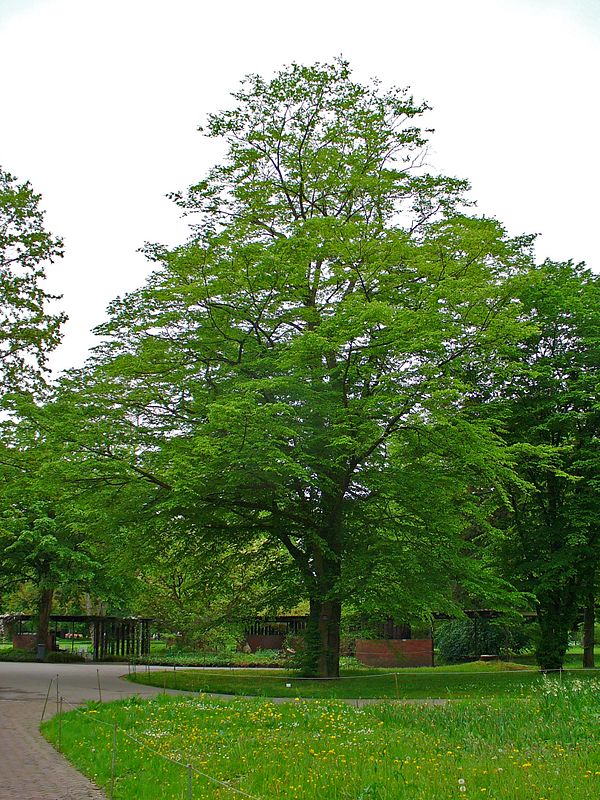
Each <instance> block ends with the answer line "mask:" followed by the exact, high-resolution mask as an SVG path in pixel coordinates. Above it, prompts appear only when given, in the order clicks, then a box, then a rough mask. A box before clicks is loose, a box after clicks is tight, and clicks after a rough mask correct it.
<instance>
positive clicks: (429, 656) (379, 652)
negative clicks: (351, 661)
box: [356, 639, 433, 667]
mask: <svg viewBox="0 0 600 800" xmlns="http://www.w3.org/2000/svg"><path fill="white" fill-rule="evenodd" d="M356 658H357V659H358V660H359V661H360V662H361V663H363V664H367V665H368V666H370V667H432V666H433V641H432V640H431V639H357V640H356Z"/></svg>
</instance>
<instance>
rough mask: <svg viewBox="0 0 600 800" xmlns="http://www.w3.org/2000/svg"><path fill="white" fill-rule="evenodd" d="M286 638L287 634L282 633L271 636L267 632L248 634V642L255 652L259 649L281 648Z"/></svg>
mask: <svg viewBox="0 0 600 800" xmlns="http://www.w3.org/2000/svg"><path fill="white" fill-rule="evenodd" d="M284 639H285V636H284V635H283V634H282V633H281V634H274V635H271V636H269V635H265V634H263V635H256V634H249V635H247V636H246V642H247V643H248V646H249V647H250V649H251V650H252V652H253V653H256V651H257V650H281V648H282V647H283V640H284Z"/></svg>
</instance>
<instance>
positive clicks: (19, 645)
mask: <svg viewBox="0 0 600 800" xmlns="http://www.w3.org/2000/svg"><path fill="white" fill-rule="evenodd" d="M54 642H55V639H54V634H53V633H50V634H48V642H47V644H46V648H47V649H48V650H53V649H54V647H55V644H54ZM12 645H13V647H14V648H15V650H35V633H13V637H12Z"/></svg>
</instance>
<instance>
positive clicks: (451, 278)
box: [63, 61, 533, 675]
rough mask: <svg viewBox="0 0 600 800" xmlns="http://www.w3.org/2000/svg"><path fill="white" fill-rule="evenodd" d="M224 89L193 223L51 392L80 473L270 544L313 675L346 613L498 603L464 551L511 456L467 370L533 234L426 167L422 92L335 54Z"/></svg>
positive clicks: (210, 527)
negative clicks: (59, 394)
mask: <svg viewBox="0 0 600 800" xmlns="http://www.w3.org/2000/svg"><path fill="white" fill-rule="evenodd" d="M234 98H235V101H236V106H235V108H233V109H232V110H230V111H225V112H222V113H220V114H216V115H214V116H211V117H210V118H209V120H208V125H207V130H206V132H207V134H208V135H209V136H214V137H220V138H222V139H224V140H225V143H226V145H227V148H228V149H227V155H226V157H225V159H224V161H223V163H222V164H221V165H219V166H217V167H215V168H214V169H213V170H211V172H210V173H209V174H208V176H207V177H206V178H205V179H204V180H201V181H199V182H197V183H195V184H194V185H193V186H191V187H190V189H189V190H188V192H186V193H180V194H177V195H175V196H174V197H175V200H176V202H178V203H179V204H180V205H181V206H182V207H183V208H184V209H185V211H186V213H188V214H190V215H192V217H191V219H192V223H193V233H192V237H191V238H190V240H189V241H188V242H187V243H185V244H184V245H182V246H180V247H176V248H174V249H171V250H169V249H167V248H164V247H162V246H159V245H154V246H148V247H147V248H146V250H147V253H148V255H149V256H150V257H151V258H152V259H154V260H155V262H156V264H157V269H156V271H155V272H154V273H153V275H152V276H151V278H150V279H149V280H148V282H147V284H146V285H145V286H144V287H143V288H141V289H140V290H138V291H136V292H133V293H131V294H130V295H127V296H126V297H124V298H122V299H118V300H116V301H115V302H114V303H113V304H112V305H111V307H110V309H109V313H110V319H109V321H108V322H107V323H106V324H105V325H103V326H101V328H100V329H99V331H98V332H99V333H100V334H101V335H102V336H103V338H104V343H103V344H102V346H100V347H99V348H98V349H97V352H96V354H95V356H94V358H93V360H92V363H91V364H90V367H89V369H88V371H87V372H86V373H85V374H84V375H79V376H77V375H72V376H71V377H70V378H69V380H68V381H66V382H65V385H64V388H63V392H64V397H66V398H68V395H69V392H71V393H77V395H78V398H79V399H78V404H79V409H80V411H79V412H73V413H75V415H76V414H77V413H81V414H82V416H85V419H86V432H85V437H87V439H86V441H85V442H83V440H82V439H81V437H80V442H81V446H82V448H83V450H82V452H84V451H85V452H86V453H88V454H90V453H92V454H93V455H94V460H93V461H91V462H89V461H88V462H86V464H87V466H86V465H85V464H84V466H83V467H82V469H83V470H84V472H83V473H82V475H84V474H86V473H85V470H88V472H87V474H88V476H89V479H90V480H98V479H100V478H102V477H103V478H104V479H105V480H106V481H109V480H110V481H113V482H115V481H116V482H118V481H123V482H126V481H127V480H129V479H135V480H136V481H138V482H141V483H143V484H144V486H145V487H146V488H145V489H144V492H143V496H144V500H143V503H142V504H143V506H144V508H145V509H146V511H147V514H148V517H147V518H148V525H149V527H152V526H153V525H155V524H156V521H157V519H162V520H170V522H171V524H173V525H174V526H175V527H178V526H180V525H181V520H185V525H183V526H181V527H184V528H185V530H186V531H187V534H186V535H187V536H193V537H194V538H195V541H196V542H201V543H203V544H204V546H205V547H206V548H208V549H209V551H210V548H221V547H225V546H226V547H231V546H232V544H233V545H235V546H236V547H239V548H246V549H247V550H248V551H249V552H252V553H253V554H254V557H258V558H261V559H262V560H263V562H264V563H265V565H266V566H268V567H269V568H270V569H271V580H272V581H273V582H274V583H277V582H279V583H280V584H285V585H288V586H293V587H295V589H294V591H296V592H299V593H301V595H303V596H305V597H307V598H308V599H309V601H310V625H309V637H308V639H309V646H308V648H307V669H308V670H309V671H311V672H313V673H319V674H321V675H335V674H337V670H338V656H339V622H340V613H341V606H342V603H346V604H348V603H357V604H358V603H360V604H362V605H363V606H364V607H365V608H369V607H371V608H372V609H373V610H374V611H375V612H377V613H381V612H382V611H384V610H386V611H387V612H388V613H402V612H403V613H407V611H408V612H412V613H421V614H427V613H428V612H430V611H431V610H433V608H434V607H435V608H436V610H439V609H440V607H446V608H450V607H456V606H453V600H452V587H453V586H454V585H455V584H456V583H458V582H460V581H462V583H463V586H467V587H469V590H470V591H472V592H473V593H477V592H478V593H480V596H485V594H486V592H487V593H488V595H489V596H492V595H494V596H495V598H496V600H497V601H498V602H500V598H501V597H504V599H505V600H506V598H507V596H508V594H507V592H509V588H510V587H508V586H507V585H506V584H502V583H501V582H500V581H498V580H494V579H493V578H492V576H491V575H490V574H489V572H487V571H486V563H485V559H484V560H483V561H480V562H475V561H474V560H473V559H469V558H466V557H465V553H466V552H468V550H469V547H471V546H472V545H470V544H469V542H468V536H467V535H466V534H467V533H468V531H469V530H472V529H474V526H475V523H476V522H477V524H478V525H479V530H482V529H485V527H486V523H485V520H486V519H489V515H490V513H491V510H492V509H493V508H495V507H496V506H497V505H498V504H499V503H501V502H502V498H503V494H502V488H501V480H500V479H501V477H502V476H503V475H506V474H507V471H508V465H507V463H506V460H505V456H504V453H503V450H502V447H501V442H500V440H499V439H498V438H497V437H496V436H495V435H494V433H493V432H491V430H490V426H488V425H487V423H486V422H485V421H476V420H474V419H472V418H469V417H468V415H466V414H464V413H463V406H464V402H465V398H467V396H468V387H469V380H470V376H471V375H472V374H473V369H474V365H479V366H481V368H483V366H484V365H485V364H487V363H489V362H491V361H493V360H494V359H496V358H497V356H498V353H499V351H500V350H502V349H503V348H505V347H506V346H507V344H509V343H511V342H513V341H517V340H518V338H519V336H521V335H522V332H521V328H522V322H521V320H520V305H519V303H518V301H517V290H518V287H519V285H520V283H521V282H522V280H523V279H524V277H525V276H526V275H527V274H528V271H529V270H531V269H532V266H533V261H532V255H531V242H532V237H527V236H522V237H516V238H511V237H510V236H508V235H507V233H506V231H505V230H504V228H503V227H502V225H501V224H500V223H499V222H497V221H496V220H493V219H489V218H485V217H476V216H473V215H468V214H467V213H466V211H467V207H468V204H467V201H466V196H465V191H466V189H467V188H468V187H467V184H466V182H464V181H461V180H458V179H455V178H448V177H445V176H438V175H434V174H431V173H429V172H427V170H426V169H425V167H424V165H423V148H424V146H425V135H424V133H423V131H422V130H421V129H420V128H419V127H418V126H417V125H416V121H417V119H418V118H419V116H420V115H421V114H422V113H423V112H424V111H425V110H426V108H427V106H426V105H425V104H422V103H421V104H419V103H416V102H415V101H414V100H413V98H412V97H411V96H410V95H409V94H408V92H406V91H405V90H400V89H391V90H389V91H384V90H383V89H382V88H381V87H380V86H379V85H378V84H377V83H374V84H372V85H366V86H365V85H361V84H358V83H356V82H354V81H353V80H352V78H351V74H350V70H349V67H348V65H347V64H346V63H345V62H342V61H338V62H336V63H334V64H332V65H319V64H317V65H314V66H312V67H303V66H299V65H292V66H291V67H289V68H287V69H285V70H283V71H282V72H280V73H279V74H278V75H277V76H276V77H275V78H274V79H273V80H271V81H264V80H263V79H262V78H260V77H258V76H250V77H249V78H248V79H246V81H245V82H244V83H243V84H242V88H241V90H240V91H239V92H238V93H237V94H235V95H234ZM71 429H72V430H74V431H77V432H78V435H80V434H79V431H80V430H81V425H78V424H76V423H75V422H74V421H73V420H72V424H71ZM71 436H74V434H71ZM75 438H77V436H75ZM84 461H85V459H84ZM488 528H489V525H488Z"/></svg>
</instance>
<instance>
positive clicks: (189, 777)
mask: <svg viewBox="0 0 600 800" xmlns="http://www.w3.org/2000/svg"><path fill="white" fill-rule="evenodd" d="M187 773H188V800H192V797H193V787H192V765H191V764H188V765H187Z"/></svg>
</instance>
